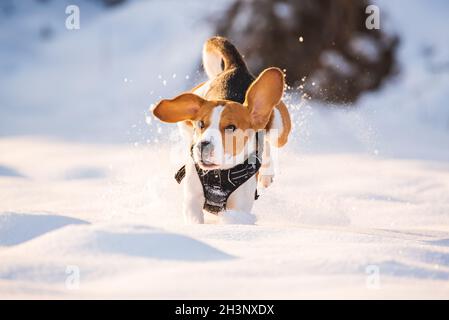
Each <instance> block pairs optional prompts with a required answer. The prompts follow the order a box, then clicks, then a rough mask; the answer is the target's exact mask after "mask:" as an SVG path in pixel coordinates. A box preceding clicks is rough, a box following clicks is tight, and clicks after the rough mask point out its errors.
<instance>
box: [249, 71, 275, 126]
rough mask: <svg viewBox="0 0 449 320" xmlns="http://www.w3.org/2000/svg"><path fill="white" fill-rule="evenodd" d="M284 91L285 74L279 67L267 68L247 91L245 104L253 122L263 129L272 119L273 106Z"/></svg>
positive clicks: (253, 124)
mask: <svg viewBox="0 0 449 320" xmlns="http://www.w3.org/2000/svg"><path fill="white" fill-rule="evenodd" d="M283 93H284V74H283V73H282V71H281V70H280V69H278V68H268V69H265V70H264V71H263V72H262V73H261V74H260V75H259V76H258V77H257V79H256V80H254V82H253V83H252V84H251V86H250V87H249V88H248V91H246V98H245V102H244V105H245V106H247V107H248V108H249V111H250V115H251V124H252V126H253V127H254V128H255V129H263V128H265V126H266V125H267V123H268V120H269V119H270V114H271V111H272V110H273V108H274V107H275V106H276V105H277V104H278V103H279V101H281V98H282V94H283Z"/></svg>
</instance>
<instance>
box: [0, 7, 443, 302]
mask: <svg viewBox="0 0 449 320" xmlns="http://www.w3.org/2000/svg"><path fill="white" fill-rule="evenodd" d="M26 2H27V1H23V3H24V4H23V7H22V2H21V5H20V6H21V8H19V9H18V10H17V12H16V13H15V15H14V16H11V17H9V18H8V19H10V20H9V21H8V26H9V30H14V31H15V32H16V33H14V32H7V31H5V28H1V29H0V30H2V31H1V32H0V41H1V43H2V45H1V46H0V57H2V59H1V60H2V62H1V64H0V68H1V71H2V72H1V73H0V190H1V192H0V262H1V263H0V297H1V298H158V299H161V298H194V299H196V298H206V299H221V298H253V299H257V298H267V299H270V298H279V299H280V298H286V299H298V298H339V299H341V298H375V299H378V298H379V299H380V298H443V299H447V298H448V297H449V281H448V280H449V125H448V124H449V111H448V110H449V109H448V108H447V102H446V100H447V98H448V92H449V90H448V89H449V73H448V72H447V71H446V72H444V70H441V72H433V71H432V70H433V68H432V67H429V65H430V66H433V65H437V66H439V65H441V64H444V63H447V60H445V59H447V54H445V53H447V52H449V50H448V49H449V46H448V44H447V43H444V42H443V41H441V39H440V37H441V35H440V34H439V32H435V30H447V28H448V27H449V26H448V22H447V20H446V18H445V16H444V12H445V11H444V9H447V4H446V2H444V1H439V0H435V1H434V2H433V5H429V4H426V3H421V2H419V1H413V2H410V1H407V2H405V1H394V2H391V1H390V2H388V1H377V2H378V4H379V6H380V7H381V14H383V13H384V12H385V17H384V16H382V20H381V24H382V25H385V27H388V28H391V29H392V30H398V31H399V32H400V34H401V41H402V42H401V49H400V56H399V61H400V63H401V73H400V74H399V75H398V76H397V77H396V78H395V79H393V80H391V81H389V82H388V84H387V85H386V86H385V87H384V88H383V89H382V91H380V92H376V93H372V94H368V95H366V96H364V97H363V99H362V100H361V101H359V102H358V103H357V105H356V106H348V107H346V108H344V109H342V108H329V107H324V106H321V105H319V104H317V103H316V102H313V101H311V102H309V101H308V100H307V99H302V100H300V97H298V94H297V93H295V92H290V93H289V94H288V95H287V96H286V98H287V100H289V102H290V109H291V111H292V115H293V119H294V121H295V127H294V132H293V134H292V139H291V140H290V142H289V144H288V146H287V148H286V149H285V150H282V151H281V153H280V155H279V159H280V162H281V163H280V166H279V169H280V172H279V173H278V175H277V176H276V178H275V182H274V183H273V184H272V185H271V186H270V187H269V188H268V189H267V190H260V191H261V192H260V193H261V196H260V198H259V200H257V201H256V203H255V208H254V210H253V215H248V214H242V213H238V212H231V213H229V214H228V215H227V216H225V217H222V218H221V219H216V218H215V217H213V216H208V217H207V219H206V222H207V223H206V224H205V225H185V224H184V223H183V220H182V216H181V203H182V186H179V185H178V184H177V183H176V182H175V180H174V179H173V175H174V173H175V172H176V170H177V169H178V168H179V166H180V165H181V164H182V163H183V156H184V154H185V152H184V151H185V150H183V149H182V148H181V147H180V145H179V142H180V138H179V135H178V134H177V131H176V127H175V126H170V125H162V124H160V123H159V122H158V121H156V120H154V119H153V120H149V119H151V118H150V117H149V113H148V109H149V108H150V106H151V104H153V103H155V102H156V101H157V100H158V99H159V97H160V96H161V97H170V96H173V95H176V94H177V93H179V92H180V91H182V90H184V89H185V88H188V87H189V86H192V85H194V84H195V83H197V82H198V81H199V79H200V78H201V77H202V75H201V74H199V73H196V72H195V70H196V69H198V66H199V59H200V55H201V45H202V42H203V41H204V40H205V39H206V38H207V37H208V36H209V35H210V34H211V33H212V30H211V28H210V25H209V24H208V19H207V17H209V18H210V16H211V15H212V16H213V13H214V12H217V11H218V12H219V11H220V10H221V9H220V8H221V7H220V6H221V5H222V4H223V3H224V2H223V1H221V2H219V4H220V5H217V6H216V7H213V8H207V7H204V5H202V3H201V2H200V1H192V2H189V4H188V5H187V4H186V5H180V4H179V3H178V2H176V5H175V2H171V1H149V2H145V1H131V2H130V3H129V4H126V5H124V6H122V7H119V8H116V9H111V10H104V9H102V8H101V7H99V6H96V5H93V4H91V3H90V2H88V1H71V2H74V3H78V4H79V5H80V9H81V15H82V18H81V29H80V30H79V31H67V30H65V29H64V27H63V26H64V19H65V15H64V4H63V1H61V2H59V1H58V2H51V5H50V4H47V6H49V8H50V9H51V10H47V11H44V10H42V9H39V8H40V7H39V6H37V5H36V4H35V3H34V2H30V1H28V3H26ZM85 6H89V8H87V7H85ZM210 7H212V6H210ZM198 8H201V12H202V13H201V16H198V14H197V10H198ZM47 9H48V8H47ZM39 10H40V11H39ZM43 12H46V14H45V15H42V13H43ZM83 13H86V15H84V16H83ZM169 13H170V15H169ZM417 15H420V16H419V17H420V18H421V19H424V20H425V21H426V23H419V24H417V25H414V21H415V22H416V21H419V20H417V18H418V16H417ZM167 16H170V18H169V19H167ZM83 17H85V19H84V18H83ZM94 17H95V19H94ZM193 17H194V18H193ZM58 19H59V20H58ZM3 21H4V20H2V19H0V24H1V23H4V22H3ZM58 21H59V22H60V23H59V22H58ZM46 24H51V25H53V26H55V27H54V32H53V35H52V36H51V38H50V39H47V40H45V41H41V40H39V39H38V38H36V37H38V36H37V35H38V31H36V30H37V29H36V28H39V26H41V25H46ZM19 34H20V37H18V36H17V35H19ZM307 41H312V39H308V40H307ZM302 45H307V42H304V44H302ZM425 45H430V46H432V47H433V52H434V54H433V55H431V56H430V57H427V56H423V54H422V51H421V49H422V47H423V46H425ZM175 74H176V76H174V75H175ZM124 79H126V81H125V80H124ZM307 81H308V80H306V82H307ZM164 83H165V85H164ZM180 148H181V149H180Z"/></svg>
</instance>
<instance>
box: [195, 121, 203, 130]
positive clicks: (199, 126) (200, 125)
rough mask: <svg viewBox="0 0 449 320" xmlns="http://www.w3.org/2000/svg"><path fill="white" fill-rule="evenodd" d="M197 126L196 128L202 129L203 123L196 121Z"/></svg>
mask: <svg viewBox="0 0 449 320" xmlns="http://www.w3.org/2000/svg"><path fill="white" fill-rule="evenodd" d="M197 126H198V128H200V129H203V128H204V121H203V120H200V121H198V123H197Z"/></svg>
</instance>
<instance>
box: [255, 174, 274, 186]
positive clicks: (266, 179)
mask: <svg viewBox="0 0 449 320" xmlns="http://www.w3.org/2000/svg"><path fill="white" fill-rule="evenodd" d="M273 180H274V175H273V174H269V175H262V174H261V175H259V178H258V185H259V186H260V187H262V188H268V187H269V186H270V184H272V183H273Z"/></svg>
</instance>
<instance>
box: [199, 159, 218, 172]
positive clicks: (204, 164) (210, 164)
mask: <svg viewBox="0 0 449 320" xmlns="http://www.w3.org/2000/svg"><path fill="white" fill-rule="evenodd" d="M198 165H199V166H200V168H201V169H204V170H214V169H218V168H219V165H218V164H215V163H213V162H210V161H207V160H200V161H198Z"/></svg>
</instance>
